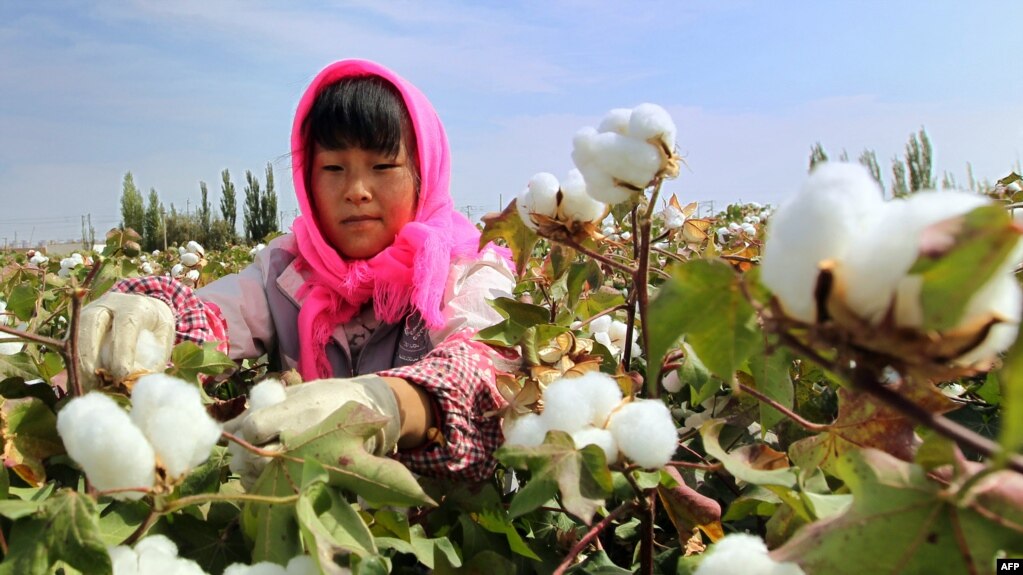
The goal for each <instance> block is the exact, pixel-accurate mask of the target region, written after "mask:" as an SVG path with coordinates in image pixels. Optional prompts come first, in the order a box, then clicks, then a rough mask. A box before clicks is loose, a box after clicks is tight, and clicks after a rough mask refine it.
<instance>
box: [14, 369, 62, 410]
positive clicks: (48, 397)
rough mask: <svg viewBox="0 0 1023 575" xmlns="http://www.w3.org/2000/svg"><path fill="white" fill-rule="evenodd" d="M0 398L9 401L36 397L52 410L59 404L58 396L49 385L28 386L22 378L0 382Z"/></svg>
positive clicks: (36, 384)
mask: <svg viewBox="0 0 1023 575" xmlns="http://www.w3.org/2000/svg"><path fill="white" fill-rule="evenodd" d="M0 396H3V397H6V398H7V399H21V398H23V397H34V398H36V399H38V400H40V401H42V402H43V403H45V404H46V405H47V406H49V407H50V408H51V409H52V408H53V406H54V405H56V404H57V395H56V394H55V393H54V392H53V388H52V387H50V386H49V385H41V384H38V383H33V384H31V385H30V384H27V383H25V379H24V378H21V377H9V378H7V379H5V380H3V381H0Z"/></svg>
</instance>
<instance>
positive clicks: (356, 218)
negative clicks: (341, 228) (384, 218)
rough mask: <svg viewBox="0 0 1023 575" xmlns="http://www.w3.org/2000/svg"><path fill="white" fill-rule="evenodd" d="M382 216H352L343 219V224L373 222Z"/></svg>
mask: <svg viewBox="0 0 1023 575" xmlns="http://www.w3.org/2000/svg"><path fill="white" fill-rule="evenodd" d="M379 219H380V218H377V217H373V216H352V217H349V218H345V219H343V220H341V223H342V224H357V223H359V222H371V221H373V220H379Z"/></svg>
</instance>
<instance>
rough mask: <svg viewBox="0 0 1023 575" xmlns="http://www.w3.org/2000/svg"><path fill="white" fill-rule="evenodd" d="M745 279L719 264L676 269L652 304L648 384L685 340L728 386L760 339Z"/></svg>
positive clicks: (698, 263)
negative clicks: (678, 343)
mask: <svg viewBox="0 0 1023 575" xmlns="http://www.w3.org/2000/svg"><path fill="white" fill-rule="evenodd" d="M740 281H741V278H740V276H739V275H738V274H736V272H735V271H734V270H732V268H731V267H730V266H729V265H728V264H726V263H724V262H720V261H708V260H692V261H689V262H686V263H684V264H681V265H679V266H675V268H674V272H673V274H672V278H671V279H670V280H668V281H667V282H666V283H665V284H664V285H662V286H661V289H660V291H659V292H658V293H657V297H656V298H655V299H654V301H652V302H651V303H650V308H649V311H648V314H647V315H648V317H651V318H658V321H652V322H649V325H648V326H647V331H648V334H649V337H650V350H649V358H648V359H649V361H648V364H647V365H648V367H647V381H656V380H657V379H656V378H657V373H658V371H659V370H660V366H661V362H662V360H663V358H664V356H665V354H666V353H667V352H668V350H669V349H671V347H672V346H674V345H675V342H676V341H677V340H678V338H679V337H680V336H682V335H685V336H686V341H687V342H688V343H689V344H690V345H692V346H693V349H694V350H696V353H697V355H699V356H700V359H701V360H702V361H703V363H704V365H706V366H707V368H708V369H709V370H710V371H711V372H712V373H714V375H717V376H718V377H720V378H722V379H724V380H726V381H727V380H730V379H731V378H732V374H733V372H734V371H735V370H736V368H737V367H738V366H739V365H740V364H741V363H742V362H743V361H745V360H746V358H747V357H749V355H750V354H751V353H752V352H753V350H754V349H755V346H756V344H757V342H758V341H759V340H760V338H761V335H760V333H759V330H758V328H757V326H756V314H755V313H754V310H753V307H752V306H751V305H750V303H749V302H748V301H747V300H746V297H745V296H744V295H743V292H742V288H741V285H740Z"/></svg>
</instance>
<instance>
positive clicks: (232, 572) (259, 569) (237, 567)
mask: <svg viewBox="0 0 1023 575" xmlns="http://www.w3.org/2000/svg"><path fill="white" fill-rule="evenodd" d="M224 575H288V572H287V571H285V570H284V567H283V566H281V565H278V564H276V563H271V562H269V561H260V562H259V563H255V564H253V565H245V564H243V563H235V564H233V565H230V566H228V568H227V569H224Z"/></svg>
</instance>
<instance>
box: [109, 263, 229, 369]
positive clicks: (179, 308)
mask: <svg viewBox="0 0 1023 575" xmlns="http://www.w3.org/2000/svg"><path fill="white" fill-rule="evenodd" d="M110 291H113V292H120V293H132V294H139V295H146V296H149V297H154V298H156V299H158V300H160V301H162V302H163V303H165V304H167V305H168V306H170V308H171V310H172V311H173V312H174V318H175V324H176V325H175V326H174V329H175V331H176V332H177V338H176V340H175V343H181V342H182V341H186V340H187V341H192V342H195V343H197V344H199V345H202V344H204V343H206V342H207V341H216V342H219V344H218V345H217V349H218V350H219V351H223V352H225V353H226V352H227V349H228V345H227V324H226V323H225V322H224V319H223V317H222V316H221V314H220V309H218V308H217V306H215V305H213V304H211V303H207V302H204V301H202V300H201V299H199V297H198V296H196V295H195V292H194V291H192V288H190V287H188V286H186V285H185V284H183V283H181V282H179V281H178V280H176V279H174V278H171V277H168V276H143V277H137V278H128V279H123V280H121V281H119V282H117V283H116V284H115V285H114V287H113V288H111V290H110Z"/></svg>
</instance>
